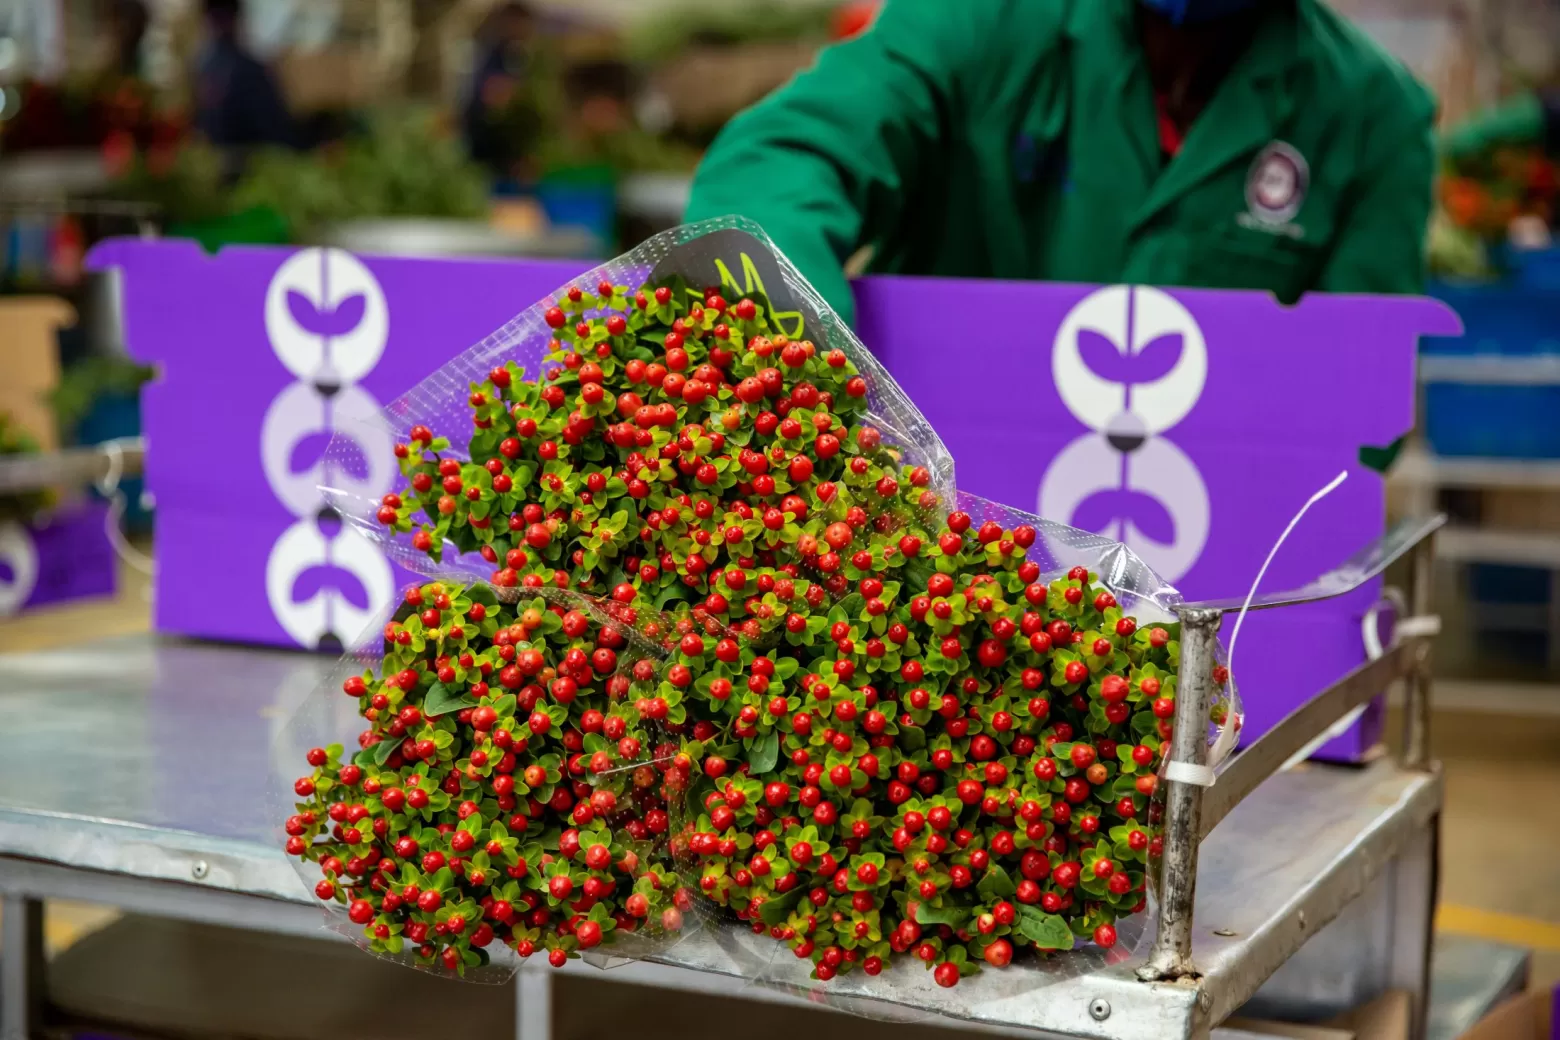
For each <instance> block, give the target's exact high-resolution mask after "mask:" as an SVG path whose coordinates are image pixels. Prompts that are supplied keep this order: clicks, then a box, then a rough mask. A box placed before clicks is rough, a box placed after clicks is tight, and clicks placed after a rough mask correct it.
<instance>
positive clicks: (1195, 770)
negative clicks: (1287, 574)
mask: <svg viewBox="0 0 1560 1040" xmlns="http://www.w3.org/2000/svg"><path fill="white" fill-rule="evenodd" d="M1347 479H1349V471H1348V470H1343V471H1342V472H1340V473H1339V474H1338V475H1337V476H1336V477H1334V478H1333V479H1332V480H1331V481H1329V482H1328V484H1327V486H1326V487H1324V488H1322V489H1321V490H1320V491H1318V492H1317V493H1316V494H1314V495H1312V496H1311V497H1310V498H1308V499H1307V500H1306V502H1305V505H1303V506H1301V507H1300V511H1299V512H1298V513H1296V514H1295V515H1294V517H1293V519H1291V520H1290V521H1289V526H1288V527H1285V528H1284V532H1283V534H1280V535H1279V536H1278V541H1276V542H1274V543H1273V548H1272V549H1270V550H1268V554H1267V559H1265V560H1263V561H1262V566H1261V568H1259V569H1258V570H1257V576H1256V577H1255V578H1254V579H1252V582H1251V588H1250V590H1248V591H1247V593H1246V601H1245V602H1244V603H1242V604H1241V606H1240V613H1239V614H1237V615H1236V616H1235V628H1234V630H1233V631H1231V632H1230V652H1229V656H1228V657H1227V658H1226V659H1225V663H1224V667H1225V671H1226V672H1227V673H1228V680H1227V681H1228V683H1229V685H1230V686H1231V687H1232V688H1233V687H1234V685H1235V642H1236V640H1238V639H1239V638H1240V629H1241V626H1242V625H1243V624H1244V623H1245V621H1246V614H1247V613H1248V612H1250V610H1251V602H1252V600H1254V599H1256V597H1257V589H1258V588H1259V587H1260V586H1261V585H1262V579H1263V578H1264V577H1265V576H1266V575H1267V572H1268V568H1269V567H1270V566H1272V564H1273V558H1274V557H1275V556H1277V555H1278V550H1279V549H1280V548H1282V547H1283V545H1284V542H1285V541H1287V540H1288V538H1289V536H1290V534H1291V533H1292V532H1293V531H1294V529H1295V528H1296V527H1297V526H1299V523H1300V521H1301V519H1302V518H1303V517H1304V516H1305V514H1306V513H1307V512H1309V511H1310V509H1311V507H1312V506H1314V505H1316V503H1318V502H1320V501H1321V500H1322V499H1324V498H1326V497H1327V496H1328V495H1330V494H1332V493H1333V492H1334V491H1335V490H1337V488H1338V485H1340V484H1342V483H1343V482H1344V481H1345V480H1347ZM1241 721H1242V714H1241V713H1240V712H1238V711H1236V710H1235V707H1234V705H1233V704H1231V705H1230V707H1229V710H1228V711H1226V712H1225V714H1224V721H1223V722H1221V723H1219V734H1218V736H1217V737H1215V738H1214V741H1213V746H1212V747H1211V748H1209V749H1208V764H1207V765H1205V766H1197V765H1192V764H1191V763H1189V762H1177V761H1171V762H1168V763H1166V765H1165V777H1166V779H1169V780H1176V781H1179V782H1180V783H1185V784H1196V785H1197V786H1198V787H1212V786H1213V782H1214V778H1215V777H1214V770H1215V769H1217V768H1218V767H1219V764H1220V763H1222V762H1223V761H1224V760H1225V759H1226V758H1228V757H1229V755H1230V752H1232V751H1234V750H1235V742H1236V740H1237V739H1239V736H1240V726H1241Z"/></svg>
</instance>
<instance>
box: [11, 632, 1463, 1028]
mask: <svg viewBox="0 0 1560 1040" xmlns="http://www.w3.org/2000/svg"><path fill="white" fill-rule="evenodd" d="M332 665H333V661H331V660H330V659H327V658H322V657H317V656H309V655H303V654H295V653H287V652H280V651H257V650H250V649H235V648H231V647H218V646H210V645H194V644H189V643H183V642H173V641H166V640H158V639H154V638H151V637H144V636H143V637H127V638H122V639H115V640H105V641H100V642H96V643H91V644H87V645H84V646H77V647H71V648H67V649H61V650H55V651H48V652H39V653H30V654H16V655H5V656H0V713H3V714H4V717H5V718H6V720H7V725H6V730H7V739H6V741H5V744H6V751H7V753H6V754H4V755H0V892H3V893H4V894H5V895H6V897H7V899H8V905H10V904H11V903H14V902H16V901H18V900H37V899H43V898H73V899H83V900H86V901H92V902H109V903H113V904H116V905H120V906H124V907H126V908H127V909H132V910H136V911H139V912H142V913H152V914H163V915H167V916H172V917H181V918H190V919H197V920H210V921H213V922H218V923H224V924H239V925H245V926H249V927H256V928H263V929H270V930H276V931H285V932H296V933H306V934H313V933H317V932H318V931H319V930H320V924H321V916H320V914H319V913H318V912H317V910H316V909H314V908H313V907H311V906H310V904H311V903H312V902H313V897H312V895H311V893H310V892H309V891H308V890H307V889H306V887H305V885H304V884H303V883H302V882H301V881H300V879H299V877H298V876H297V874H296V873H294V871H293V869H292V867H291V866H290V865H289V863H288V862H287V861H286V858H285V857H284V856H283V854H282V853H281V851H280V847H279V845H280V842H279V840H278V838H277V834H278V831H277V830H276V827H275V820H274V817H273V810H272V808H271V807H270V805H269V802H268V797H267V791H268V787H269V780H270V775H271V768H270V755H271V750H270V749H271V743H272V738H273V735H274V733H275V732H276V731H277V730H278V729H279V728H280V727H281V726H282V724H283V723H284V722H285V720H286V718H287V717H288V715H289V714H290V713H291V712H292V710H293V709H294V708H295V707H296V706H297V705H298V704H299V703H300V702H301V701H302V700H303V699H304V698H305V697H306V696H307V695H308V694H309V692H310V691H311V690H312V689H313V688H314V687H315V685H316V684H317V683H318V681H319V680H320V678H321V677H322V676H323V675H324V673H325V672H327V671H328V670H329V669H330V668H331V666H332ZM344 735H346V734H344ZM284 766H285V767H287V768H291V766H292V763H285V764H284ZM1440 802H1441V788H1440V778H1439V776H1438V775H1437V774H1434V773H1418V772H1409V771H1404V770H1401V769H1399V768H1397V767H1396V766H1395V765H1393V764H1391V763H1390V762H1380V763H1377V764H1375V765H1372V766H1369V767H1366V768H1361V769H1351V768H1336V767H1325V766H1318V767H1302V768H1299V769H1296V770H1292V771H1289V772H1287V773H1280V774H1278V775H1276V776H1274V777H1272V778H1271V779H1270V780H1268V781H1267V782H1266V783H1264V784H1263V785H1262V786H1261V787H1259V788H1258V789H1257V790H1256V792H1255V793H1254V794H1253V795H1252V796H1251V797H1249V798H1248V799H1246V800H1245V801H1244V802H1242V803H1240V804H1239V805H1238V806H1237V807H1236V808H1235V809H1234V811H1233V812H1232V813H1231V814H1230V816H1229V817H1228V818H1227V819H1226V820H1225V821H1224V822H1223V823H1221V824H1220V825H1219V826H1218V827H1217V828H1216V829H1215V830H1214V831H1213V833H1212V834H1211V835H1210V836H1209V837H1208V838H1207V840H1206V841H1205V842H1204V844H1203V848H1202V855H1201V865H1200V869H1199V876H1198V888H1197V892H1198V902H1197V911H1196V927H1197V934H1196V939H1195V944H1194V951H1195V957H1196V963H1197V964H1198V965H1199V967H1200V968H1201V969H1202V971H1203V973H1204V974H1203V977H1202V979H1201V980H1200V982H1192V983H1184V984H1154V985H1150V984H1145V983H1142V982H1139V981H1137V980H1136V978H1135V977H1134V975H1133V971H1134V969H1135V968H1136V967H1137V966H1138V965H1139V964H1140V963H1141V959H1142V958H1141V955H1138V956H1133V957H1129V958H1127V959H1125V960H1123V961H1121V962H1120V963H1118V964H1115V965H1113V966H1111V967H1109V968H1106V969H1104V970H1102V971H1100V972H1097V973H1094V974H1092V975H1087V976H1083V977H1077V978H1062V977H1059V976H1057V975H1049V974H1047V973H1046V971H1044V970H1042V969H1037V968H1031V969H1025V970H1008V971H989V972H984V973H982V974H980V975H977V976H975V977H973V978H971V979H968V980H966V981H965V982H963V983H961V984H960V986H959V987H958V988H957V989H956V990H954V991H949V992H950V993H951V994H953V995H954V996H955V997H956V999H957V1000H958V1001H959V1003H958V1005H957V1006H956V1007H955V1008H953V1010H955V1011H956V1012H957V1013H958V1014H960V1015H961V1016H963V1017H966V1018H968V1019H969V1020H970V1023H971V1024H972V1025H973V1026H974V1027H976V1028H982V1027H984V1028H986V1029H993V1030H996V1031H999V1032H1005V1033H1014V1032H1020V1031H1026V1030H1030V1031H1040V1032H1045V1033H1053V1034H1061V1035H1066V1036H1075V1037H1095V1038H1100V1040H1165V1038H1174V1037H1199V1036H1205V1035H1207V1032H1208V1030H1209V1029H1210V1028H1211V1027H1212V1026H1213V1025H1216V1024H1217V1023H1219V1022H1221V1021H1223V1019H1224V1018H1226V1017H1228V1016H1229V1015H1230V1014H1231V1013H1233V1012H1234V1011H1235V1010H1236V1009H1237V1008H1239V1007H1240V1006H1241V1005H1242V1004H1244V1003H1245V1002H1246V1001H1247V999H1248V998H1250V997H1251V996H1252V995H1253V994H1254V993H1255V992H1256V990H1257V988H1258V987H1259V986H1260V985H1261V984H1262V982H1263V981H1264V980H1266V979H1267V978H1268V977H1269V976H1270V975H1271V974H1272V973H1273V972H1274V971H1275V970H1276V969H1278V968H1279V967H1280V966H1281V965H1282V964H1284V962H1285V961H1286V960H1288V959H1289V958H1290V956H1291V955H1292V954H1294V953H1295V952H1296V951H1297V950H1298V949H1299V948H1300V947H1301V946H1302V945H1303V944H1304V943H1305V941H1306V940H1307V939H1309V938H1310V937H1311V936H1312V935H1313V934H1315V933H1316V932H1318V931H1319V930H1320V929H1321V928H1322V927H1323V926H1324V925H1326V924H1327V923H1328V922H1329V921H1331V920H1332V919H1333V918H1335V917H1336V916H1337V915H1338V914H1339V912H1340V911H1341V910H1343V909H1344V907H1345V906H1347V905H1348V904H1349V903H1350V901H1351V900H1353V899H1354V898H1355V897H1357V896H1359V895H1360V894H1361V893H1363V892H1365V891H1366V889H1367V887H1369V886H1370V885H1371V884H1372V883H1373V882H1375V881H1377V880H1378V879H1379V877H1380V876H1381V875H1382V874H1383V872H1385V871H1387V870H1388V869H1389V868H1390V865H1391V864H1392V863H1393V861H1394V860H1395V858H1396V857H1399V855H1400V854H1407V852H1408V851H1409V850H1410V849H1411V848H1413V847H1414V846H1416V844H1422V843H1423V838H1424V836H1425V835H1426V834H1427V833H1428V831H1429V828H1431V827H1433V824H1434V820H1435V817H1436V814H1437V813H1438V811H1439V808H1440ZM7 931H8V933H9V932H11V931H12V929H11V928H10V927H8V928H7ZM1144 945H1145V946H1146V944H1144ZM11 949H13V950H14V949H15V947H14V946H13V947H11ZM777 952H780V953H783V951H782V950H781V948H780V947H779V945H778V944H775V943H773V942H772V941H771V940H767V939H759V938H755V937H753V936H752V935H751V934H750V933H748V932H747V931H746V930H745V929H739V928H737V927H735V926H732V927H729V928H719V929H714V930H711V931H706V932H703V933H699V934H697V935H695V936H693V937H690V938H689V939H687V940H684V941H683V942H681V943H679V944H678V945H677V946H675V947H674V948H672V949H671V950H670V951H668V952H667V953H665V954H664V955H663V956H662V957H660V958H659V959H658V960H659V961H660V962H661V963H660V964H634V965H631V966H629V967H628V968H624V969H620V970H621V971H622V972H623V975H621V976H619V977H622V978H624V979H625V980H627V981H641V982H645V983H648V984H651V985H659V986H668V987H674V988H686V989H700V990H704V989H709V988H711V986H712V985H714V984H716V983H718V980H719V977H720V976H721V975H752V974H754V973H755V972H762V973H764V974H766V975H767V976H768V977H769V978H771V979H772V980H773V981H775V982H777V983H780V984H782V985H783V984H786V983H795V984H797V985H801V986H805V985H806V974H807V972H806V968H805V966H803V965H802V964H801V963H800V962H797V961H795V960H794V959H793V958H789V957H783V956H782V957H776V956H775V954H776V953H777ZM7 959H8V960H11V961H14V960H15V958H7ZM572 966H573V965H572V963H571V967H572ZM918 967H919V966H918V965H910V964H905V965H902V968H903V970H900V968H895V969H893V970H891V971H889V972H886V973H885V974H884V975H883V976H882V977H880V978H879V979H877V980H867V979H864V978H863V979H859V980H858V979H856V978H855V977H854V976H852V977H849V978H847V979H843V980H839V981H837V982H835V983H833V984H832V986H833V987H834V988H833V992H835V993H837V994H839V995H841V996H856V995H859V996H862V997H872V998H877V999H885V998H886V999H888V1000H889V1001H891V1002H894V1003H898V1004H902V1005H906V1006H911V1007H913V1006H914V1005H915V1004H916V1003H917V1002H918V995H919V994H921V993H923V992H930V991H931V990H930V987H932V982H931V980H930V973H926V972H921V971H918V970H917V968H918ZM690 968H691V969H696V970H693V971H689V970H685V969H690ZM543 970H545V969H543ZM581 970H592V969H589V968H582V969H581ZM15 973H16V969H15V968H14V966H13V967H10V968H8V970H7V978H8V979H11V985H12V986H15V985H19V984H20V983H19V982H18V981H17V980H16V979H15V978H13V976H14V975H15ZM533 974H534V975H538V976H539V975H540V973H539V972H538V973H533V972H532V971H531V970H527V971H526V972H523V973H522V976H521V979H522V983H521V991H522V998H521V999H522V1019H523V1020H524V1019H525V1018H526V1014H527V1013H526V1012H525V1011H524V1008H525V994H526V993H527V992H533V993H544V992H545V988H543V989H541V990H537V989H536V987H535V986H534V985H533V984H530V983H528V982H527V980H528V978H530V977H531V976H533ZM725 988H726V991H728V992H729V983H727V984H725ZM744 993H745V994H748V995H752V996H756V997H765V996H767V997H769V998H771V999H785V998H782V997H780V996H779V995H778V994H777V993H774V992H771V991H765V990H764V989H763V988H761V987H748V988H747V989H746V990H745V991H744ZM884 1010H885V1013H887V1014H890V1015H891V1014H892V1011H891V1010H890V1009H888V1008H886V1007H885V1008H884ZM540 1013H541V1014H542V1015H543V1016H545V1008H542V1009H541V1010H540ZM534 1019H535V1015H534V1014H533V1015H532V1023H531V1024H532V1026H533V1027H536V1026H537V1025H538V1023H536V1022H535V1021H534ZM541 1025H543V1026H544V1025H545V1017H544V1018H543V1021H542V1023H541ZM525 1027H526V1023H525V1022H524V1021H522V1032H525V1031H526V1028H525Z"/></svg>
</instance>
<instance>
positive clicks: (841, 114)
mask: <svg viewBox="0 0 1560 1040" xmlns="http://www.w3.org/2000/svg"><path fill="white" fill-rule="evenodd" d="M1012 6H1014V5H1012V4H1011V3H996V2H981V3H960V2H951V0H889V2H888V3H887V5H886V6H885V7H884V9H883V11H882V13H881V15H879V18H878V21H877V24H876V25H874V26H873V27H872V28H871V29H870V30H869V31H867V32H866V33H865V34H863V35H862V36H860V37H857V38H856V39H853V40H850V41H848V42H846V43H842V44H838V45H835V46H832V47H829V48H827V49H825V50H824V51H823V52H822V54H820V55H819V58H818V62H817V64H816V65H815V66H814V67H813V68H811V69H809V70H807V71H806V72H803V73H801V74H800V75H798V76H797V77H796V78H795V79H794V80H792V81H791V82H790V83H789V84H787V85H786V86H785V87H782V88H781V89H780V90H778V91H776V92H775V93H774V94H772V95H770V96H769V97H768V98H767V99H765V100H764V101H762V102H760V103H759V104H758V105H756V106H755V107H753V108H751V109H749V110H748V111H746V112H744V113H742V114H741V115H739V116H738V117H737V118H735V119H734V120H732V121H731V123H729V124H728V125H727V126H726V128H725V129H724V130H723V131H722V132H721V134H720V136H719V137H718V138H717V139H716V141H715V144H714V145H713V146H712V147H711V149H710V151H709V154H708V155H706V156H705V159H704V161H703V163H702V164H701V165H700V167H699V171H698V173H697V174H696V175H695V177H694V182H693V194H692V197H691V199H690V200H689V204H688V210H687V219H688V220H690V221H693V220H702V219H706V218H710V217H720V216H728V215H739V216H744V217H748V218H750V219H752V220H754V221H757V222H758V224H759V225H760V226H762V227H763V229H764V230H765V231H766V232H767V233H768V234H769V237H770V238H772V239H773V240H774V242H775V244H776V245H777V246H778V247H779V249H780V251H781V252H782V253H784V254H785V255H786V257H787V258H789V259H790V260H791V262H792V263H793V264H795V265H796V267H797V268H798V270H800V271H801V272H802V274H803V276H805V277H806V278H807V279H808V281H809V282H811V283H812V285H813V287H814V288H815V289H817V290H818V292H819V293H820V294H821V295H822V296H823V297H824V299H825V300H827V301H828V303H829V305H830V306H832V307H833V308H834V309H835V310H836V311H838V312H839V313H840V315H841V316H842V317H844V318H845V319H846V320H847V321H850V320H851V319H852V317H853V309H854V307H853V302H852V299H851V294H850V286H849V284H848V283H847V282H846V279H845V274H844V269H843V268H844V264H845V261H846V260H847V259H848V258H849V257H850V256H851V255H852V254H853V253H855V252H856V250H857V249H858V248H859V247H861V246H863V245H865V244H868V243H871V242H873V241H875V240H876V239H877V238H879V237H880V236H881V235H883V234H885V233H887V232H890V231H892V230H893V229H894V228H895V227H896V226H897V225H898V222H899V221H900V220H903V219H918V217H917V216H916V215H915V214H907V213H906V212H905V200H906V198H907V197H908V196H909V195H910V194H911V193H912V190H913V188H914V186H915V179H916V176H917V171H918V169H919V168H921V167H922V166H923V165H926V164H929V163H932V162H936V161H942V160H944V159H945V157H944V156H942V155H940V154H939V151H940V148H941V146H943V145H944V144H946V143H947V142H948V140H949V139H950V137H951V129H950V128H951V125H952V124H953V123H954V122H955V121H957V120H960V119H962V118H964V111H963V106H964V105H966V104H967V103H968V102H969V99H970V98H969V89H970V88H969V84H968V83H966V82H965V79H966V78H967V77H968V75H969V72H968V71H967V70H970V69H972V68H977V69H978V68H979V67H980V62H981V59H980V58H979V57H978V51H977V48H979V47H980V46H981V44H982V42H983V40H984V41H985V42H988V43H989V41H990V40H991V39H992V38H993V37H991V35H990V34H991V33H992V32H993V31H995V23H996V22H998V21H999V19H1000V18H1001V17H1002V15H1001V13H1000V10H1001V9H1008V8H1011V7H1012ZM976 9H978V10H976ZM1041 28H1042V27H1040V26H1029V27H1025V28H1024V29H1023V30H1020V27H1018V26H1009V27H1008V28H1007V30H1006V31H1008V32H1014V31H1028V32H1035V31H1040V30H1041ZM925 219H937V217H936V216H935V215H928V216H927V217H926V218H925Z"/></svg>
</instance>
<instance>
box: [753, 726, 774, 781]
mask: <svg viewBox="0 0 1560 1040" xmlns="http://www.w3.org/2000/svg"><path fill="white" fill-rule="evenodd" d="M779 757H780V735H779V734H778V733H776V732H775V731H774V730H770V731H769V732H768V733H765V734H764V735H763V736H761V737H758V738H756V739H755V740H754V741H753V745H752V747H751V748H750V749H749V750H748V774H749V775H750V776H763V775H765V774H767V773H769V772H771V771H772V770H773V769H774V768H775V762H776V761H777V760H778V759H779Z"/></svg>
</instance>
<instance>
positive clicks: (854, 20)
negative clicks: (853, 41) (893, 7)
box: [830, 0, 882, 40]
mask: <svg viewBox="0 0 1560 1040" xmlns="http://www.w3.org/2000/svg"><path fill="white" fill-rule="evenodd" d="M880 7H882V3H881V0H849V2H847V3H843V4H841V5H840V6H839V7H838V8H836V9H835V12H834V18H833V24H832V25H831V27H830V31H831V32H832V33H833V35H834V38H835V39H836V40H848V39H850V38H851V37H853V36H860V35H861V34H862V33H864V32H866V31H867V30H868V29H870V28H871V27H872V22H873V21H874V20H875V19H876V18H877V15H878V9H879V8H880Z"/></svg>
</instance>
